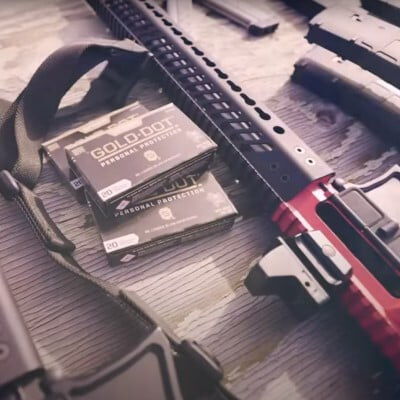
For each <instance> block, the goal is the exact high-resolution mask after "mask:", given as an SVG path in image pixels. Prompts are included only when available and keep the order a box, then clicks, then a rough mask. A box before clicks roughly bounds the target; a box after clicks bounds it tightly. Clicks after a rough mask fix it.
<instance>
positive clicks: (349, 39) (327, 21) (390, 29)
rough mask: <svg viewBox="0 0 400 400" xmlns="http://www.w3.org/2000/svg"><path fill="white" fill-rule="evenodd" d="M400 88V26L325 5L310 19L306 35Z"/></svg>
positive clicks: (358, 12) (309, 39)
mask: <svg viewBox="0 0 400 400" xmlns="http://www.w3.org/2000/svg"><path fill="white" fill-rule="evenodd" d="M306 38H307V39H308V41H309V42H311V43H316V44H319V45H320V46H323V47H325V48H327V49H328V50H331V51H333V52H334V53H336V54H338V55H339V56H340V57H342V58H345V59H348V60H350V61H353V62H354V63H356V64H358V65H360V66H361V67H363V68H365V69H366V70H368V71H371V72H372V73H374V74H375V75H377V76H379V77H380V78H382V79H384V80H385V81H387V82H389V83H391V84H393V85H395V86H396V87H400V49H399V43H400V29H399V28H398V27H397V26H394V25H392V24H389V23H387V22H385V21H382V20H381V19H379V18H377V17H374V16H373V15H371V14H369V13H368V12H367V11H365V10H363V9H361V8H356V9H347V8H340V7H332V8H328V9H326V10H325V11H323V12H321V13H320V14H318V15H317V16H316V17H314V18H313V19H312V20H311V21H310V29H309V31H308V34H307V36H306Z"/></svg>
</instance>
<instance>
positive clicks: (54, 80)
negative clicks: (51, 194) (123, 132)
mask: <svg viewBox="0 0 400 400" xmlns="http://www.w3.org/2000/svg"><path fill="white" fill-rule="evenodd" d="M147 55H148V52H147V50H145V49H144V48H143V47H140V46H139V45H136V44H135V43H134V42H132V41H130V40H124V41H114V40H104V39H101V40H96V41H93V42H92V43H90V44H87V43H86V44H75V45H70V46H65V47H62V48H61V49H59V50H56V51H55V52H54V53H53V54H51V55H50V56H49V57H48V58H47V59H46V60H45V61H44V62H43V63H42V64H41V65H40V67H39V68H38V70H37V71H36V72H35V73H34V75H33V76H32V78H31V80H30V81H29V83H28V85H27V87H26V88H25V89H24V90H23V91H22V93H21V94H20V95H19V96H18V98H17V100H16V101H15V102H14V103H13V104H12V105H11V106H10V107H9V108H8V110H7V112H6V113H5V115H3V116H2V120H1V124H0V170H1V169H7V170H8V171H10V172H11V173H12V175H13V176H14V177H15V178H16V179H17V180H18V181H20V182H22V183H24V185H25V186H27V187H28V188H31V189H32V188H33V187H34V186H35V185H36V182H37V180H38V178H39V175H40V172H41V167H42V159H41V154H40V146H41V143H42V141H43V140H44V138H45V136H46V135H47V132H48V128H49V126H50V123H51V121H52V119H53V117H54V115H55V113H56V111H57V109H58V106H59V104H60V101H61V99H62V97H63V96H64V94H65V93H66V92H67V91H68V90H69V89H70V88H71V86H72V85H73V84H74V83H75V82H76V81H77V80H78V79H79V78H80V77H81V76H82V75H84V74H85V73H86V72H88V71H89V70H90V69H92V68H93V67H95V66H96V65H98V64H99V63H101V62H103V61H108V63H109V65H108V66H107V68H106V73H109V71H113V70H117V71H118V72H119V73H120V74H121V75H126V76H127V77H129V76H131V75H132V74H133V75H134V76H135V77H137V74H135V71H137V70H140V67H141V65H142V63H143V62H145V60H146V59H147Z"/></svg>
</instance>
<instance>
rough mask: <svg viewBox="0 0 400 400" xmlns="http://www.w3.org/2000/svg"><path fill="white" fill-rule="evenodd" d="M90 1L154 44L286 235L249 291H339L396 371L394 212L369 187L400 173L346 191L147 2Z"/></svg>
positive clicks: (399, 324)
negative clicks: (380, 204) (377, 202)
mask: <svg viewBox="0 0 400 400" xmlns="http://www.w3.org/2000/svg"><path fill="white" fill-rule="evenodd" d="M88 2H89V3H90V4H91V5H92V7H93V8H94V9H95V10H96V12H97V13H98V14H99V16H101V18H102V19H103V20H104V21H105V22H106V23H107V24H108V26H109V27H110V28H111V30H112V32H114V34H116V35H117V36H118V37H130V38H134V39H136V40H137V41H138V42H139V43H141V44H142V45H143V46H145V47H146V48H148V49H149V50H150V51H151V52H152V54H153V61H154V66H155V69H156V71H157V73H158V76H159V77H160V81H161V82H162V84H163V85H164V87H165V88H166V89H167V91H168V92H169V94H170V96H171V98H172V99H173V101H174V102H175V103H176V104H177V105H179V106H180V107H181V108H182V110H184V111H185V112H186V113H187V114H188V115H189V116H190V117H191V118H192V119H193V120H194V121H195V122H196V123H197V124H198V125H200V126H201V127H202V128H203V129H204V130H205V131H206V132H208V134H209V135H210V136H211V137H212V138H213V139H214V140H215V141H217V142H218V144H219V145H220V150H221V154H222V155H223V156H224V157H225V160H226V161H227V163H228V164H229V165H230V166H231V167H232V169H233V170H234V171H236V173H237V174H238V176H239V177H240V178H242V179H243V180H244V181H246V182H249V183H250V184H251V187H252V189H253V190H254V194H258V195H260V196H261V198H262V200H263V201H264V202H265V204H267V205H268V208H269V210H270V211H271V215H272V220H273V221H275V222H276V223H277V225H278V226H279V228H280V229H281V231H282V233H283V235H284V236H283V237H280V238H279V242H280V246H278V247H277V248H276V249H275V250H272V251H271V252H270V253H268V254H267V255H266V256H265V257H264V258H263V259H262V260H261V261H260V262H259V263H258V265H257V266H255V267H254V268H253V269H252V271H251V272H250V274H249V276H248V278H247V279H246V285H247V286H248V288H249V289H250V291H252V292H253V293H254V294H266V293H267V292H269V291H272V290H274V291H279V292H281V294H282V296H283V297H285V298H286V299H288V300H289V301H290V302H292V303H293V304H295V305H298V306H300V307H301V308H302V310H303V312H305V311H310V310H311V309H314V308H315V307H316V306H317V305H320V304H323V303H325V302H326V301H328V299H329V297H330V296H331V295H332V294H335V295H337V296H339V297H340V298H341V299H342V300H343V304H344V305H345V307H346V308H347V309H348V311H349V312H350V314H352V315H353V316H354V317H355V318H356V319H357V320H358V321H359V323H360V324H361V326H362V327H363V328H364V329H365V330H366V331H367V332H368V333H369V335H370V337H371V339H372V340H373V341H374V342H376V343H377V344H378V345H379V346H380V348H381V350H382V352H383V353H384V354H386V356H388V357H389V358H390V359H391V360H392V361H393V363H394V365H395V366H396V368H397V369H398V370H399V371H400V300H399V297H400V292H399V287H400V286H399V285H400V276H399V268H400V260H399V256H400V247H399V243H400V232H399V229H398V228H399V226H398V224H397V222H396V221H395V220H394V218H393V215H392V214H391V212H392V211H393V210H391V209H390V210H389V211H390V212H389V213H388V214H387V215H386V214H385V213H384V212H382V211H381V210H380V208H379V207H378V206H376V205H375V204H374V203H373V200H372V198H371V196H367V194H366V193H368V194H371V193H373V195H375V193H376V192H377V191H379V190H380V191H383V190H387V188H388V187H392V186H396V185H392V184H393V183H396V182H397V180H398V176H399V173H398V171H392V173H391V174H390V175H387V176H384V177H383V178H382V179H381V180H379V181H377V182H375V183H374V184H372V185H376V191H373V192H371V191H370V190H369V189H370V188H369V189H368V188H363V189H364V190H363V189H360V188H356V187H351V188H347V189H346V188H345V186H344V185H343V184H342V183H341V181H340V179H337V178H335V173H334V171H333V170H332V169H331V168H330V167H329V166H327V165H326V164H325V162H324V161H322V160H321V159H320V158H319V157H318V156H317V155H316V154H315V153H314V152H313V151H312V150H311V149H310V148H309V147H308V146H306V145H305V144H304V143H303V142H302V141H301V140H300V138H298V137H297V135H295V134H294V132H292V131H291V129H290V128H289V127H287V126H286V125H285V124H284V123H283V122H282V121H281V120H279V118H278V117H277V116H276V115H274V114H273V113H272V112H271V111H270V110H268V109H266V108H265V107H263V106H260V105H259V104H257V103H256V101H255V100H254V99H252V98H251V97H250V96H249V95H248V94H246V92H245V91H244V90H243V89H242V88H241V87H240V86H239V85H237V84H236V83H235V82H234V81H232V80H231V78H230V77H229V74H228V73H226V72H225V71H223V70H221V69H220V68H218V66H217V65H216V63H215V62H214V61H213V60H211V59H210V58H209V57H208V56H207V55H206V54H205V53H204V52H203V51H202V50H200V49H199V48H198V47H197V46H196V44H195V43H193V42H192V41H191V39H190V38H188V37H187V36H186V35H185V33H184V32H182V30H181V29H180V28H179V27H178V26H176V25H174V24H173V22H172V21H171V20H170V19H169V18H168V16H167V15H166V14H165V13H164V12H163V10H162V9H160V8H159V7H157V6H155V5H154V3H152V2H150V1H147V0H137V1H129V0H88ZM367 189H368V190H367ZM396 190H397V188H396ZM396 193H398V191H397V192H396ZM389 196H390V194H389V195H387V194H385V196H384V198H385V199H388V198H389ZM374 197H375V196H374ZM289 260H290V263H289Z"/></svg>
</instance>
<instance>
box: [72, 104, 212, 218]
mask: <svg viewBox="0 0 400 400" xmlns="http://www.w3.org/2000/svg"><path fill="white" fill-rule="evenodd" d="M216 150H217V145H216V144H215V143H214V142H213V141H212V140H211V139H210V138H209V137H208V136H207V135H206V134H205V133H204V132H203V131H202V130H201V129H200V128H198V127H197V126H196V125H195V124H194V123H193V122H192V121H191V120H190V119H189V118H188V117H187V116H186V115H185V114H183V113H182V112H181V111H180V110H179V109H178V108H177V107H175V106H174V105H173V104H168V105H166V106H163V107H161V108H159V109H157V110H153V111H150V112H148V113H146V114H144V115H141V116H138V117H136V118H134V119H132V120H130V121H128V122H127V123H122V124H119V125H118V126H117V127H115V128H113V129H109V130H107V131H100V132H97V133H95V134H93V135H91V136H90V137H89V138H87V139H84V140H81V141H79V142H77V143H75V144H74V145H72V146H67V147H66V154H67V158H68V162H69V165H70V167H71V169H72V170H73V171H74V173H75V174H76V175H77V176H78V177H79V178H81V179H82V181H83V183H84V185H85V188H86V190H87V191H88V192H89V194H90V197H91V198H92V200H93V201H94V202H95V203H96V204H97V206H98V208H99V209H100V210H101V211H102V212H103V214H104V215H106V216H107V215H112V214H113V213H114V212H115V211H121V210H124V209H125V208H127V207H129V206H130V205H132V204H135V203H137V202H138V201H140V200H142V199H145V198H147V197H148V196H149V195H150V194H152V193H155V192H156V191H157V190H158V189H160V188H162V186H163V185H165V184H168V183H171V182H173V181H175V180H176V179H178V178H180V177H182V176H185V175H187V174H191V173H197V172H204V171H205V170H206V169H207V168H208V167H209V165H210V163H211V161H212V160H213V159H214V155H215V153H216Z"/></svg>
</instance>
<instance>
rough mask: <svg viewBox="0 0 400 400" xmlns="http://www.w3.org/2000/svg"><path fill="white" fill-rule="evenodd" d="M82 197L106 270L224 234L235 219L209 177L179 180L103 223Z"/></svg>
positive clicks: (97, 212) (220, 191)
mask: <svg viewBox="0 0 400 400" xmlns="http://www.w3.org/2000/svg"><path fill="white" fill-rule="evenodd" d="M87 196H88V203H89V205H90V207H91V210H92V213H93V215H94V219H95V220H96V223H97V225H98V228H99V233H100V236H101V238H102V242H103V245H104V248H105V251H106V253H107V256H108V259H109V262H110V264H111V265H116V264H120V263H127V262H129V261H131V260H133V259H135V258H137V257H140V256H143V255H146V254H150V253H153V252H155V251H158V250H160V249H162V248H166V247H169V246H172V245H175V244H178V243H182V242H186V241H188V240H193V239H195V238H200V237H203V236H208V235H210V234H211V233H213V232H218V231H223V230H227V229H229V228H231V227H232V225H233V223H234V220H235V218H236V217H237V211H236V208H235V206H234V205H233V204H232V203H231V201H230V200H229V198H228V196H227V195H226V194H225V192H224V190H223V189H222V188H221V186H220V185H219V183H218V182H217V181H216V179H215V178H214V176H213V175H212V173H211V172H206V173H205V174H203V175H201V176H200V175H198V174H197V175H194V174H193V175H191V174H190V175H187V176H186V177H184V178H180V179H178V180H176V181H175V182H173V183H172V184H170V185H168V186H165V187H164V188H162V189H161V190H159V191H158V193H157V194H155V195H154V196H151V197H148V198H147V199H146V200H143V201H141V202H139V203H137V204H135V205H130V206H129V207H127V208H125V209H124V210H120V211H115V212H114V215H113V217H108V218H107V217H105V216H104V215H103V213H102V212H101V211H100V210H99V208H98V207H97V206H96V204H94V203H93V202H92V201H91V199H90V195H89V194H87Z"/></svg>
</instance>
